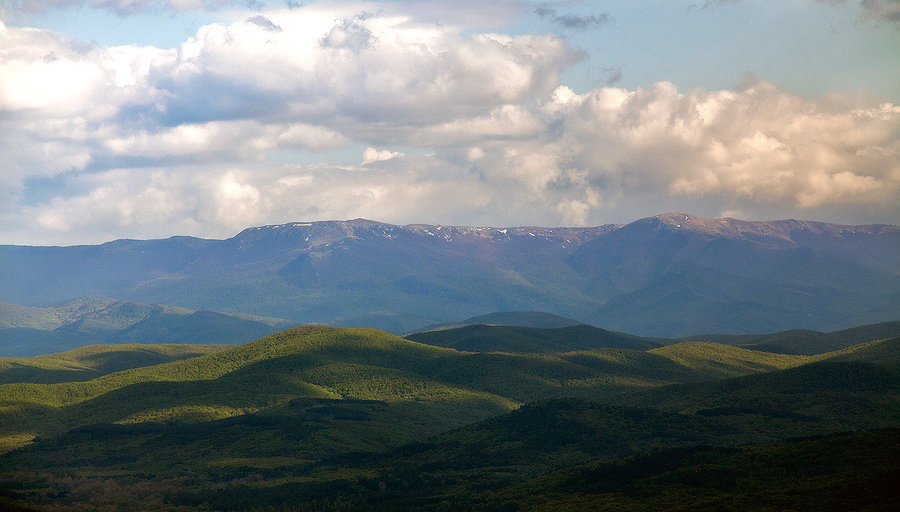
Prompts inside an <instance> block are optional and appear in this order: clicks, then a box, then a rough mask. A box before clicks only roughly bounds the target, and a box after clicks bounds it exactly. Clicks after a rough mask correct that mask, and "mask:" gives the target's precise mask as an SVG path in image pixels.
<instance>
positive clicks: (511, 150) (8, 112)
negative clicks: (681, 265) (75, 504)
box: [0, 7, 900, 243]
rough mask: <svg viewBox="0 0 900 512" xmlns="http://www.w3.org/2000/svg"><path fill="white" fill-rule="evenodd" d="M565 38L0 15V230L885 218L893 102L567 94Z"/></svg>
mask: <svg viewBox="0 0 900 512" xmlns="http://www.w3.org/2000/svg"><path fill="white" fill-rule="evenodd" d="M551 14H552V15H553V16H556V14H555V13H547V16H550V15H551ZM592 23H593V22H592ZM598 24H599V23H598ZM579 56H580V54H579V52H577V51H575V50H573V49H572V48H570V47H569V46H568V45H567V43H566V42H565V41H564V40H562V39H560V38H557V37H554V36H541V35H524V36H516V37H512V36H507V35H502V34H493V33H482V32H476V33H470V32H467V31H464V30H463V29H461V28H459V27H455V26H450V25H444V26H440V25H435V24H424V23H421V22H418V21H416V20H415V19H413V18H410V17H404V16H400V15H396V14H391V13H384V12H380V13H379V12H372V11H368V10H365V9H361V8H353V7H342V8H336V7H327V8H326V7H304V8H301V9H293V10H290V9H283V10H277V11H267V12H264V13H263V14H254V15H250V16H245V17H243V18H241V19H238V20H236V21H234V22H233V23H231V24H227V25H225V24H212V25H207V26H204V27H202V28H201V29H200V30H199V31H197V33H196V34H195V35H194V37H192V38H190V39H189V40H187V41H185V42H184V43H183V44H182V45H180V46H179V47H178V48H174V49H159V48H153V47H135V46H123V47H103V46H100V45H96V44H82V43H78V42H72V41H67V40H64V39H62V38H60V37H58V36H57V35H55V34H53V33H51V32H48V31H44V30H37V29H29V28H14V27H7V26H5V25H2V24H0V77H2V79H0V133H2V134H3V135H2V136H0V152H2V154H3V155H4V158H3V159H2V161H0V187H2V191H3V195H4V197H3V200H2V206H0V215H2V217H0V229H2V231H0V239H2V240H3V241H4V242H7V243H74V242H82V241H92V242H96V241H102V240H106V239H110V238H115V237H121V236H141V237H146V236H167V235H171V234H176V233H178V234H196V235H203V236H227V235H230V234H231V233H233V232H235V231H237V230H239V229H241V228H243V227H246V226H249V225H253V224H262V223H273V222H286V221H290V220H308V219H326V218H353V217H360V216H361V217H369V218H375V219H378V220H384V221H389V222H399V223H404V222H420V221H421V222H443V223H466V224H543V225H556V224H599V223H603V222H609V221H621V220H627V219H629V218H634V217H638V216H642V215H647V214H652V213H658V212H661V211H665V210H676V209H677V210H691V211H692V212H695V213H699V214H704V215H720V214H731V215H738V216H746V217H754V218H771V217H787V216H796V217H816V218H826V219H837V218H839V219H846V220H848V221H852V222H869V221H873V220H881V221H887V222H898V221H900V211H898V205H897V202H896V199H895V198H896V197H898V196H900V107H898V106H894V105H891V104H878V103H873V102H871V101H867V100H864V99H854V98H850V97H843V96H838V95H833V96H830V97H824V98H814V99H810V98H804V97H801V96H798V95H796V94H793V93H791V92H790V91H787V90H783V89H781V88H779V87H777V86H775V85H773V84H770V83H767V82H765V81H763V80H759V79H756V78H753V77H749V78H748V79H747V80H745V81H744V82H743V83H741V84H739V85H738V86H736V87H735V88H733V89H731V90H719V91H708V90H704V89H694V90H686V91H680V90H678V89H677V88H676V87H675V86H674V85H672V84H669V83H665V82H662V83H658V84H655V85H653V86H652V87H649V88H646V89H637V90H626V89H620V88H612V87H607V88H600V89H595V90H591V91H588V92H586V93H584V94H576V93H575V92H573V91H572V90H570V89H569V88H568V87H566V86H565V85H561V84H560V74H561V73H562V72H563V71H564V70H565V69H566V68H567V66H569V65H571V64H573V63H574V62H576V61H577V60H578V59H579V58H580V57H579ZM317 154H318V155H321V158H318V157H316V156H315V155H317ZM317 160H320V161H326V162H330V163H321V164H310V163H302V164H299V163H295V162H298V161H303V162H310V161H317ZM687 205H689V206H687Z"/></svg>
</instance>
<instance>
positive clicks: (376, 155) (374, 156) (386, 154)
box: [360, 146, 404, 165]
mask: <svg viewBox="0 0 900 512" xmlns="http://www.w3.org/2000/svg"><path fill="white" fill-rule="evenodd" d="M401 156H404V155H403V153H400V152H399V151H389V150H387V149H384V150H381V151H378V150H377V149H375V148H373V147H371V146H370V147H367V148H366V149H365V151H363V159H362V163H361V164H360V165H368V164H371V163H373V162H382V161H384V160H390V159H392V158H399V157H401Z"/></svg>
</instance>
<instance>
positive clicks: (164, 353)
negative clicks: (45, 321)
mask: <svg viewBox="0 0 900 512" xmlns="http://www.w3.org/2000/svg"><path fill="white" fill-rule="evenodd" d="M226 348H229V346H228V345H182V344H168V345H166V344H158V345H144V344H130V345H89V346H86V347H80V348H76V349H73V350H69V351H67V352H62V353H59V354H47V355H41V356H36V357H30V358H25V357H3V358H0V384H10V383H16V382H19V383H36V384H54V383H60V382H72V381H85V380H91V379H95V378H97V377H100V376H102V375H106V374H108V373H113V372H118V371H122V370H128V369H131V368H139V367H142V366H153V365H157V364H163V363H168V362H171V361H178V360H181V359H188V358H191V357H197V356H202V355H205V354H210V353H213V352H217V351H219V350H224V349H226Z"/></svg>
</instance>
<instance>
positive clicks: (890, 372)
mask: <svg viewBox="0 0 900 512" xmlns="http://www.w3.org/2000/svg"><path fill="white" fill-rule="evenodd" d="M898 344H900V340H898V339H892V340H881V341H875V342H870V343H867V344H864V345H860V346H858V347H852V348H848V349H844V350H841V351H838V352H833V353H830V354H825V355H820V356H792V355H786V354H768V353H764V352H760V351H754V350H747V349H743V348H740V347H734V346H728V345H721V344H713V343H697V342H688V343H680V344H675V345H669V346H664V347H658V348H654V349H652V350H649V351H639V350H628V349H615V348H606V349H595V350H584V351H574V352H566V353H557V354H535V353H498V352H492V353H476V352H462V351H457V350H454V349H449V348H442V347H436V346H431V345H426V344H420V343H417V342H414V341H411V340H407V339H403V338H399V337H396V336H393V335H390V334H388V333H385V332H381V331H375V330H371V329H347V328H336V327H327V326H307V327H302V328H293V329H289V330H287V331H282V332H279V333H276V334H273V335H270V336H267V337H265V338H262V339H260V340H257V341H255V342H252V343H248V344H245V345H241V346H231V347H226V348H222V349H214V348H210V350H215V351H214V352H210V353H206V354H204V355H199V356H197V357H192V358H188V359H181V360H176V361H171V362H167V363H164V364H157V365H151V366H141V367H135V368H130V369H125V370H122V371H117V372H113V373H108V374H106V375H102V376H100V377H98V378H95V379H92V380H88V381H82V382H59V383H55V384H38V383H23V382H18V383H9V384H4V385H0V439H2V443H3V451H4V452H6V453H4V454H0V489H5V491H3V492H0V507H2V506H3V503H4V501H3V500H6V503H12V502H15V503H27V504H29V505H32V506H38V507H48V508H50V509H53V510H75V509H83V508H84V507H86V506H87V504H90V506H89V508H93V509H98V510H99V509H133V508H143V509H160V510H164V509H169V510H193V509H197V508H207V509H212V510H264V509H266V507H271V508H273V509H282V508H283V507H287V508H286V509H287V510H322V509H329V510H400V509H406V510H446V509H448V508H449V509H452V508H454V507H453V504H459V503H467V504H470V505H471V508H472V509H473V510H498V509H502V508H503V507H506V506H510V507H511V506H513V505H515V506H518V507H521V508H522V509H533V510H542V509H555V506H556V505H559V506H560V507H562V506H565V507H572V508H577V504H579V503H581V504H585V506H587V508H591V507H590V505H591V504H594V503H599V504H605V505H604V506H609V507H610V508H611V509H614V508H615V507H614V506H613V505H611V504H619V503H626V504H630V505H629V506H635V507H637V506H638V505H637V504H638V503H639V501H640V500H639V499H638V498H636V497H635V495H634V494H633V491H632V490H630V489H633V487H629V485H631V484H630V483H629V482H632V481H633V482H640V485H642V486H646V488H647V489H650V490H651V491H652V492H651V493H650V494H648V498H646V499H648V500H649V499H652V500H656V501H652V503H656V504H665V503H668V502H671V500H674V499H677V497H678V496H679V494H678V493H684V492H688V491H690V489H693V488H692V487H690V486H688V487H684V485H685V484H684V482H683V481H681V480H677V478H679V477H678V475H682V474H684V472H698V474H704V475H705V474H708V472H704V471H706V470H704V469H703V468H705V467H709V466H710V465H712V466H713V467H721V468H730V469H728V471H731V473H728V474H746V475H750V476H748V477H747V482H748V486H746V487H743V486H740V487H738V488H735V487H728V486H725V487H721V486H719V487H717V485H719V484H710V485H707V486H706V487H703V488H702V489H701V490H702V491H703V492H702V493H700V494H698V495H694V494H690V496H689V497H690V499H689V500H688V501H686V503H699V504H701V505H702V504H703V503H706V501H703V500H708V502H709V503H716V504H722V503H731V502H730V501H728V500H731V499H735V500H738V501H735V502H734V503H745V502H747V501H746V500H751V499H752V497H753V496H754V495H755V494H754V493H759V492H762V491H761V489H764V488H765V487H763V486H764V484H765V483H766V482H768V481H769V480H767V478H768V477H767V476H766V474H765V473H764V472H761V471H759V470H758V467H757V466H755V465H754V463H753V461H754V460H759V458H760V457H763V458H765V457H768V459H766V460H772V461H773V462H772V464H774V466H776V467H782V466H783V465H784V464H787V462H788V458H786V456H784V455H783V454H786V453H794V454H798V453H819V454H823V455H822V456H824V454H825V446H828V447H832V448H835V449H841V447H845V448H847V449H852V450H854V451H852V452H847V453H845V454H843V455H841V456H837V455H833V456H832V455H830V456H832V457H837V459H834V460H838V459H840V460H844V461H853V462H852V463H849V462H848V463H847V464H845V465H844V466H841V468H838V469H837V470H835V471H834V472H833V473H832V477H831V479H830V480H827V481H826V482H823V483H822V484H821V485H818V486H816V485H811V484H810V483H809V482H807V481H805V480H803V479H802V478H801V477H800V476H798V477H797V479H791V478H787V479H782V484H779V485H781V487H778V486H776V487H775V488H776V489H779V491H778V492H779V493H782V494H783V495H784V499H785V500H786V501H783V502H779V503H783V504H784V506H785V507H787V508H790V506H792V505H793V504H797V503H805V502H802V501H796V498H791V497H790V496H791V492H793V490H796V489H807V488H809V489H826V490H829V489H830V491H828V492H833V489H834V488H835V486H837V485H838V483H846V482H848V481H851V480H852V479H854V478H863V477H868V476H872V475H873V474H874V473H872V471H875V469H872V468H869V469H867V468H866V467H865V465H864V464H862V463H861V462H860V461H865V460H868V461H870V462H871V461H875V462H877V464H875V466H873V468H876V467H877V468H879V469H878V471H887V472H888V473H890V472H891V471H896V467H897V463H896V461H894V462H890V460H888V459H885V460H882V459H881V458H878V457H874V458H873V456H870V455H866V454H867V453H869V452H865V451H863V449H862V448H860V447H859V445H860V444H863V445H864V444H865V443H866V442H867V441H865V440H866V439H868V440H869V441H870V442H885V440H888V439H891V434H890V433H889V431H881V432H880V433H874V434H871V435H870V437H859V436H857V437H853V436H849V437H844V438H840V440H837V441H834V443H832V444H828V443H825V444H824V445H823V444H821V443H820V444H815V443H813V444H809V445H797V444H790V443H788V444H785V443H787V440H788V439H791V438H795V437H797V436H820V435H828V434H833V433H838V432H845V431H851V430H859V429H886V428H896V427H900V374H898V373H897V370H896V369H895V367H892V366H890V365H891V364H893V363H894V362H895V361H896V357H895V355H896V354H897V352H898V348H897V345H898ZM121 348H122V347H107V348H103V349H97V348H89V349H81V350H76V351H72V352H70V353H65V354H59V355H56V356H45V357H42V358H32V359H30V360H25V361H24V362H30V363H31V364H32V366H33V367H37V366H39V363H40V362H41V361H43V362H44V364H45V366H52V365H57V366H60V367H65V365H70V366H72V367H75V366H82V367H85V368H93V369H94V370H95V371H109V370H114V369H118V368H121V367H122V365H123V364H124V365H127V364H130V363H127V361H128V360H129V358H131V360H132V362H135V361H138V360H140V361H142V362H145V363H146V362H152V361H151V360H152V359H153V358H155V357H172V358H179V357H181V356H187V355H188V352H186V350H187V349H188V347H184V349H180V348H175V347H160V348H157V349H156V350H157V352H156V353H154V354H147V353H141V354H140V355H139V356H138V355H135V354H134V353H132V352H129V351H128V350H117V349H121ZM140 348H147V347H136V346H131V347H129V350H138V349H140ZM190 348H195V349H196V348H197V347H190ZM182 350H185V351H183V352H182ZM883 364H885V365H888V366H884V365H883ZM62 371H67V370H62ZM69 371H74V370H69ZM835 439H838V438H835ZM746 443H755V444H759V443H764V444H765V443H776V444H774V445H769V447H765V446H762V445H760V446H762V447H757V448H752V447H751V448H734V447H736V446H742V445H745V444H746ZM697 446H704V447H706V448H689V447H697ZM798 447H799V448H798ZM13 448H17V449H14V450H12V451H10V450H11V449H13ZM677 449H683V450H682V451H677ZM660 450H663V451H662V452H660ZM665 450H668V451H665ZM672 450H675V451H672ZM684 450H687V451H684ZM690 450H695V451H694V452H691V451H690ZM804 450H805V451H804ZM817 450H818V451H817ZM659 453H662V454H668V455H663V456H661V457H663V458H662V459H653V457H654V456H655V455H654V454H659ZM692 454H694V455H692ZM695 455H696V456H695ZM667 457H668V458H667ZM841 457H844V458H843V459H841ZM826 458H827V457H826ZM654 460H657V461H658V460H670V463H669V464H668V465H666V466H664V467H662V468H661V469H659V471H658V472H657V473H651V474H659V475H664V476H665V478H669V479H671V478H676V480H674V481H671V480H665V481H656V480H652V478H651V479H650V480H641V479H640V478H637V476H632V477H630V478H631V479H630V480H628V481H627V482H626V481H619V480H611V481H609V482H607V483H606V484H602V479H601V478H600V477H598V476H597V475H603V474H612V475H628V474H631V473H629V472H630V471H636V470H637V469H638V468H647V467H650V466H648V465H652V464H656V463H657V462H653V461H654ZM828 460H832V459H828ZM716 464H718V466H716ZM779 465H782V466H779ZM785 467H786V466H785ZM801 469H802V470H801V471H799V472H795V473H791V474H792V475H793V474H796V475H806V474H807V473H804V471H811V469H810V467H804V468H801ZM878 474H881V473H878ZM639 476H640V477H641V478H644V477H645V476H646V475H643V474H641V475H639ZM617 478H620V477H617ZM646 478H650V476H646ZM803 478H805V477H803ZM584 482H588V483H584ZM597 482H601V483H600V484H598V483H597ZM617 482H618V483H617ZM666 482H668V483H666ZM754 482H755V483H754ZM598 485H599V487H598ZM603 485H607V486H608V487H603ZM754 486H755V487H754ZM745 490H746V493H745ZM629 493H632V494H629ZM704 493H705V494H704ZM778 496H781V494H778ZM877 496H881V495H879V494H877V493H876V494H875V495H873V497H872V498H871V499H870V501H866V500H863V501H862V502H860V503H861V505H862V506H861V507H860V509H863V510H865V509H867V507H868V506H869V505H871V503H873V502H872V501H871V500H873V499H875V497H877ZM695 499H697V500H700V501H691V500H695ZM779 499H781V498H779ZM823 499H824V500H825V502H828V499H829V498H828V497H827V496H826V497H823ZM835 499H837V498H835ZM878 499H881V498H880V497H879V498H878ZM10 500H12V501H10ZM629 500H631V501H629ZM667 500H669V501H667ZM723 500H724V501H723ZM740 500H745V501H740ZM792 500H793V501H792ZM835 502H836V501H835ZM648 503H651V502H648ZM710 507H711V505H710ZM651 508H652V507H651ZM664 508H665V507H664ZM701 508H702V507H701ZM872 510H876V509H872Z"/></svg>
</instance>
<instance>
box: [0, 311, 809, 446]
mask: <svg viewBox="0 0 900 512" xmlns="http://www.w3.org/2000/svg"><path fill="white" fill-rule="evenodd" d="M704 346H705V347H707V348H709V347H714V346H715V345H712V344H705V345H704ZM720 347H721V348H722V349H723V350H725V351H727V354H724V355H721V354H717V355H716V356H715V358H716V362H715V364H711V365H706V366H704V365H700V364H697V362H696V360H690V361H687V363H686V364H685V363H684V362H683V361H685V360H686V359H685V357H684V355H683V352H685V351H682V352H678V353H677V355H676V356H675V357H671V356H670V355H669V354H668V353H659V354H657V353H653V352H643V351H636V350H623V349H600V350H591V351H582V352H571V353H568V354H558V355H553V354H481V353H470V352H459V351H456V350H452V349H447V348H440V347H434V346H430V345H424V344H420V343H415V342H413V341H409V340H405V339H403V338H399V337H396V336H393V335H390V334H388V333H385V332H381V331H374V330H371V329H346V328H337V327H327V326H308V327H303V328H294V329H289V330H287V331H282V332H280V333H277V334H274V335H271V336H268V337H266V338H262V339H260V340H258V341H255V342H253V343H249V344H246V345H241V346H237V347H231V348H228V349H225V350H217V351H215V352H213V353H209V354H206V355H203V356H201V357H195V358H190V359H183V360H177V361H173V362H169V363H166V364H160V365H154V366H144V367H140V368H133V369H129V370H124V371H120V372H116V373H110V374H107V375H103V376H100V377H98V378H95V379H93V380H88V381H83V382H60V383H57V384H38V383H27V382H16V383H8V384H4V385H0V420H2V421H0V439H2V440H4V441H3V444H5V445H6V446H16V445H18V444H21V443H23V442H24V443H27V442H28V440H30V439H32V438H33V437H34V436H44V435H49V434H58V433H61V432H64V431H67V430H70V429H72V428H75V427H79V426H86V425H91V424H95V423H123V424H135V423H141V422H147V421H153V422H198V421H212V420H218V419H224V418H229V417H234V416H241V415H247V414H251V413H252V414H257V413H259V414H262V413H272V411H277V410H284V409H285V408H287V409H290V408H291V407H295V406H296V407H300V409H301V410H302V409H305V408H307V407H313V406H315V407H318V406H320V405H322V402H319V401H321V400H326V401H327V400H334V399H340V400H343V399H350V400H363V401H371V400H375V401H379V403H381V405H380V406H378V407H376V409H377V410H376V411H370V413H371V415H372V416H373V418H374V419H373V421H372V422H369V423H366V424H364V425H362V426H360V427H359V428H361V429H362V430H366V429H367V428H370V429H374V430H377V431H378V432H379V433H378V434H377V435H374V434H373V433H372V432H368V438H370V439H380V440H381V441H379V443H390V442H397V441H398V440H402V439H410V438H416V437H419V436H422V435H425V434H428V433H435V432H437V431H439V430H441V429H445V428H448V427H450V426H454V425H459V424H462V423H466V422H471V421H475V420H478V419H482V418H485V417H488V416H492V415H496V414H499V413H501V412H506V411H509V410H511V409H513V408H515V407H518V406H519V405H521V404H522V403H525V402H529V401H533V400H536V399H540V398H544V397H551V396H594V397H600V396H606V395H615V394H617V393H622V392H624V391H628V390H632V389H635V388H640V387H646V386H658V385H662V384H669V383H677V382H698V381H703V380H708V379H713V378H721V377H723V376H733V375H746V374H748V373H755V372H760V371H770V370H773V369H780V368H788V367H792V366H796V365H798V364H802V363H804V362H805V361H806V360H807V359H805V358H803V357H801V356H784V355H781V356H773V355H769V354H764V353H761V352H756V351H751V350H742V349H739V348H735V347H727V346H720ZM85 350H87V349H85ZM676 352H677V351H676ZM686 352H690V350H686ZM713 352H715V350H712V349H711V350H710V353H713ZM124 353H125V352H124V351H120V357H121V355H122V354H124ZM181 353H182V354H183V353H184V352H181ZM704 357H706V356H704V355H702V354H701V355H698V356H697V358H699V359H703V358H704ZM74 359H76V360H77V358H74ZM72 360H73V356H72V355H67V354H61V355H57V356H55V357H52V358H51V357H48V358H33V359H31V360H30V361H31V363H30V364H31V366H32V368H33V369H32V373H34V368H40V367H42V366H44V367H46V366H51V365H50V362H53V364H56V365H61V364H69V362H71V361H72ZM16 364H17V365H18V367H19V374H20V375H21V374H22V372H25V370H22V369H21V368H23V367H24V366H25V364H24V363H23V362H21V361H20V362H17V363H16ZM72 364H74V363H72ZM12 375H15V372H13V373H12ZM47 379H50V377H47ZM30 380H32V381H34V380H39V379H36V378H32V379H30ZM51 380H52V379H51ZM57 380H63V379H59V378H57ZM298 400H299V402H298ZM382 402H383V403H382ZM325 403H327V402H325ZM291 404H294V405H291ZM297 404H306V405H297ZM317 404H318V405H317ZM267 411H268V412H267ZM405 416H409V417H414V418H417V421H416V422H413V423H408V424H403V425H402V426H397V427H396V428H391V429H390V430H389V431H384V432H382V431H381V429H384V428H385V426H386V425H388V424H390V422H392V421H398V418H399V417H405ZM367 417H368V416H367ZM325 431H326V432H327V431H328V429H325ZM322 435H323V436H325V438H326V439H327V438H328V435H330V434H325V433H323V434H322ZM364 437H366V436H364ZM356 439H359V438H356ZM379 443H376V444H375V445H376V446H379V445H380V444H379ZM332 444H333V442H328V441H324V440H323V441H321V442H320V443H319V445H318V448H316V450H318V449H327V447H328V446H331V445H332ZM338 444H339V445H340V443H338ZM351 444H352V443H351ZM323 447H325V448H323ZM344 448H346V447H344ZM306 449H309V448H306Z"/></svg>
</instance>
